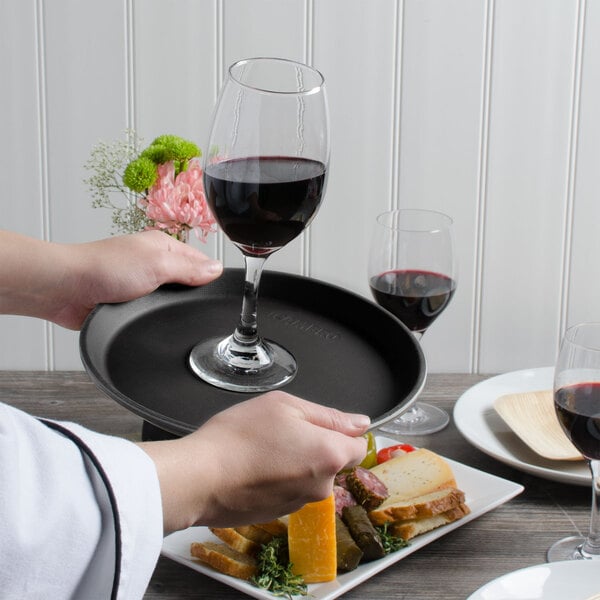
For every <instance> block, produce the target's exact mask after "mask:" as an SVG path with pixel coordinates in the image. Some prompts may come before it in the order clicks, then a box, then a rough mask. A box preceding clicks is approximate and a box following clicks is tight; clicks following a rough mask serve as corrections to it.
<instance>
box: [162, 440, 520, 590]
mask: <svg viewBox="0 0 600 600" xmlns="http://www.w3.org/2000/svg"><path fill="white" fill-rule="evenodd" d="M376 441H377V448H385V447H386V446H390V445H393V444H397V443H398V442H397V440H393V439H390V438H386V437H380V436H377V438H376ZM446 460H447V461H448V464H449V465H450V466H451V467H452V470H453V472H454V476H455V478H456V482H457V485H458V487H459V488H460V489H461V490H462V491H463V492H464V493H465V496H466V503H467V504H468V506H469V508H470V509H471V512H470V514H468V515H467V516H466V517H463V518H462V519H459V520H458V521H455V522H454V523H450V524H449V525H444V526H443V527H439V528H438V529H434V530H433V531H430V532H428V533H425V534H423V535H420V536H418V537H416V538H414V539H412V540H411V541H410V545H409V546H408V547H406V548H403V549H402V550H398V551H397V552H394V553H392V554H388V555H387V556H385V557H384V558H381V559H379V560H376V561H373V562H369V563H365V564H364V565H360V566H359V567H358V568H357V569H355V570H354V571H351V572H350V573H344V574H342V575H339V576H338V577H337V578H336V579H335V580H334V581H329V582H327V583H314V584H310V585H309V586H308V593H309V597H310V598H311V599H315V600H333V598H338V597H339V596H341V595H342V594H344V593H345V592H347V591H348V590H350V589H352V588H354V587H356V586H357V585H359V584H360V583H362V582H363V581H365V580H367V579H369V578H370V577H373V575H375V574H376V573H379V572H380V571H382V570H383V569H385V568H387V567H389V566H390V565H393V564H394V563H396V562H398V561H399V560H402V559H403V558H406V557H407V556H408V555H409V554H412V553H413V552H416V551H417V550H418V549H419V548H422V547H423V546H426V545H427V544H430V543H431V542H433V541H434V540H437V539H438V538H440V537H442V536H444V535H446V534H448V533H450V532H451V531H453V530H454V529H457V528H458V527H463V526H464V525H466V524H467V523H469V522H470V521H472V520H473V519H476V518H477V517H479V516H481V515H483V514H484V513H486V512H488V511H490V510H493V509H494V508H496V507H498V506H500V505H501V504H503V503H505V502H507V501H508V500H510V499H511V498H514V497H515V496H516V495H518V494H520V493H521V492H522V491H523V486H521V485H519V484H516V483H513V482H512V481H508V480H506V479H502V478H500V477H496V476H495V475H490V474H488V473H484V472H483V471H479V470H478V469H473V468H472V467H468V466H466V465H463V464H461V463H459V462H456V461H453V460H450V459H446ZM207 540H213V541H215V540H216V541H218V540H217V538H216V537H215V536H213V534H212V533H211V532H210V531H209V530H208V528H206V527H190V528H189V529H186V530H184V531H178V532H175V533H172V534H171V535H169V536H167V537H166V538H165V539H164V542H163V549H162V554H163V555H164V556H166V557H167V558H170V559H172V560H174V561H176V562H178V563H181V564H182V565H185V566H187V567H189V568H190V569H194V570H195V571H198V572H200V573H204V575H208V577H212V578H213V579H217V580H218V581H221V582H223V583H225V584H227V585H229V586H231V587H233V588H235V589H237V590H240V591H241V592H244V593H245V594H247V595H248V596H252V597H253V598H264V599H267V600H272V599H273V598H275V596H273V594H271V593H270V592H267V591H265V590H262V589H260V588H257V587H255V586H253V585H252V584H250V583H248V582H246V581H242V580H241V579H235V578H234V577H229V576H228V575H223V574H221V573H218V572H217V571H215V570H214V569H212V568H211V567H209V566H208V565H204V564H203V563H201V562H200V561H198V560H195V559H193V558H192V557H191V556H190V545H191V543H192V542H204V541H207Z"/></svg>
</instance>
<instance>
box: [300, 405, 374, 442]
mask: <svg viewBox="0 0 600 600" xmlns="http://www.w3.org/2000/svg"><path fill="white" fill-rule="evenodd" d="M295 400H298V401H299V402H300V404H299V406H298V408H300V410H301V411H302V413H303V415H304V418H305V419H306V420H307V421H309V422H310V423H312V424H313V425H318V426H319V427H324V428H325V429H330V430H332V431H337V432H339V433H343V434H345V435H349V436H353V437H355V436H358V435H362V434H363V433H365V432H366V431H367V429H368V428H369V425H370V424H371V419H370V418H369V417H368V416H367V415H363V414H359V413H347V412H343V411H341V410H338V409H336V408H332V407H329V406H322V405H320V404H315V403H313V402H308V401H306V400H301V399H299V398H296V399H295Z"/></svg>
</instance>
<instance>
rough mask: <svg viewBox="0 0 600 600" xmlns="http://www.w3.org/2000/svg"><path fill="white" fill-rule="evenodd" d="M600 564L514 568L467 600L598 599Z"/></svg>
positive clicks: (584, 562)
mask: <svg viewBox="0 0 600 600" xmlns="http://www.w3.org/2000/svg"><path fill="white" fill-rule="evenodd" d="M599 568H600V565H599V564H598V561H595V560H568V561H564V562H555V563H546V564H542V565H536V566H534V567H528V568H526V569H519V570H518V571H513V572H512V573H508V574H507V575H503V576H502V577H498V579H494V580H493V581H490V582H489V583H487V584H486V585H484V586H483V587H482V588H480V589H479V590H477V591H476V592H475V593H474V594H472V595H471V596H469V597H468V598H467V600H598V598H600V577H598V569H599Z"/></svg>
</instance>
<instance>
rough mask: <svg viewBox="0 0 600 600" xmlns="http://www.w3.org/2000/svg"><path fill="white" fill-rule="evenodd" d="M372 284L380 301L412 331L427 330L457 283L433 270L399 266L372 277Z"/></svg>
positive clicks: (373, 290)
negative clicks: (402, 268)
mask: <svg viewBox="0 0 600 600" xmlns="http://www.w3.org/2000/svg"><path fill="white" fill-rule="evenodd" d="M369 287H370V288H371V292H372V294H373V297H374V298H375V301H376V302H377V304H379V305H380V306H382V307H383V308H385V309H386V310H388V311H390V312H391V313H392V314H393V315H395V316H396V317H398V318H399V319H400V320H401V321H402V322H403V323H404V324H405V325H406V326H407V327H408V328H409V329H410V330H411V331H418V332H423V331H425V330H426V329H427V328H428V327H429V326H430V325H431V324H432V323H433V321H434V320H435V319H436V318H437V317H438V316H439V315H441V314H442V311H443V310H444V309H445V308H446V306H448V303H449V302H450V300H451V299H452V296H453V295H454V291H455V290H456V282H455V281H454V280H453V279H452V278H451V277H448V276H446V275H442V274H440V273H433V272H431V271H418V270H410V269H407V270H399V269H396V270H392V271H386V272H385V273H380V274H379V275H376V276H375V277H371V279H370V280H369Z"/></svg>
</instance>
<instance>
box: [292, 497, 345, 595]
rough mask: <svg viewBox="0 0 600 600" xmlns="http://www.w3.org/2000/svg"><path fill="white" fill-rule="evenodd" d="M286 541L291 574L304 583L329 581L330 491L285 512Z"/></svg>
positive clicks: (332, 565)
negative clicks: (321, 497) (313, 500)
mask: <svg viewBox="0 0 600 600" xmlns="http://www.w3.org/2000/svg"><path fill="white" fill-rule="evenodd" d="M288 545H289V551H290V562H291V563H292V572H293V573H294V575H300V576H302V578H303V579H304V581H305V583H319V582H323V581H331V580H333V579H335V577H336V570H337V553H336V541H335V501H334V498H333V494H332V495H331V496H329V498H325V500H321V501H320V502H309V503H308V504H305V505H304V506H303V507H302V508H301V509H300V510H298V511H296V512H295V513H292V514H291V515H290V516H289V522H288Z"/></svg>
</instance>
